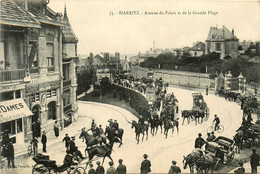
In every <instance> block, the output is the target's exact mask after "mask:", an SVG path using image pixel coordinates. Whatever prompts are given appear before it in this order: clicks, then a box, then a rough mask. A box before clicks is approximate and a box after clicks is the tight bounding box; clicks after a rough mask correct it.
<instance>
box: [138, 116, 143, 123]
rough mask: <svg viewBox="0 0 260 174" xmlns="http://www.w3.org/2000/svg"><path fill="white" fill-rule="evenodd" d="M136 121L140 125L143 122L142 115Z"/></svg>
mask: <svg viewBox="0 0 260 174" xmlns="http://www.w3.org/2000/svg"><path fill="white" fill-rule="evenodd" d="M138 123H139V124H141V125H143V124H144V118H143V116H142V115H140V118H139V120H138Z"/></svg>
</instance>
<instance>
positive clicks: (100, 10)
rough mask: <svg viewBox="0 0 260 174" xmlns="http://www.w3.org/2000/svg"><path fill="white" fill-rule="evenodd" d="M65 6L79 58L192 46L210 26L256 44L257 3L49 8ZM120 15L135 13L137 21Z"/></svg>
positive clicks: (69, 1)
mask: <svg viewBox="0 0 260 174" xmlns="http://www.w3.org/2000/svg"><path fill="white" fill-rule="evenodd" d="M65 3H66V7H67V14H68V18H69V21H70V23H71V26H72V28H73V31H74V33H75V34H76V36H77V37H78V39H79V42H78V53H79V54H89V53H90V52H93V53H100V52H109V53H111V54H114V53H115V52H120V53H124V54H137V53H138V52H139V51H140V52H145V51H147V50H149V49H150V48H152V47H153V41H154V42H155V47H156V48H164V49H165V48H181V47H184V46H192V44H193V43H194V42H197V41H203V42H205V40H206V38H207V35H208V32H209V29H210V26H218V28H220V27H222V25H225V26H226V27H227V28H228V29H229V30H230V31H231V30H232V28H233V29H234V32H235V35H236V36H237V38H238V39H239V40H240V41H243V40H252V41H256V40H258V41H259V40H260V3H259V2H256V1H251V2H241V1H229V2H223V1H222V2H213V1H211V2H209V1H199V2H196V3H195V2H192V1H157V0H151V1H144V0H139V1H135V0H132V1H130V0H121V1H117V0H106V1H104V0H95V1H93V0H51V1H50V3H49V5H48V6H49V7H50V8H52V9H53V10H54V11H56V12H62V13H63V12H64V5H65ZM120 11H124V12H125V11H138V12H139V15H122V14H119V13H120ZM166 11H171V12H172V14H171V15H169V14H166ZM210 11H211V12H210ZM110 12H111V13H113V14H114V15H110V14H111V13H110ZM145 12H158V15H146V14H145ZM160 12H162V13H163V14H160ZM174 12H175V13H176V14H173V13H174ZM178 12H180V14H178ZM183 12H186V14H183ZM189 12H190V14H189Z"/></svg>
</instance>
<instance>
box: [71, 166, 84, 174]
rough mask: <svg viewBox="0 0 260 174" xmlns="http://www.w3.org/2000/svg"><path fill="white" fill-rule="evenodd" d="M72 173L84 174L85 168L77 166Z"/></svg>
mask: <svg viewBox="0 0 260 174" xmlns="http://www.w3.org/2000/svg"><path fill="white" fill-rule="evenodd" d="M73 173H74V174H85V169H84V168H83V167H77V168H76V169H75V170H74V172H73Z"/></svg>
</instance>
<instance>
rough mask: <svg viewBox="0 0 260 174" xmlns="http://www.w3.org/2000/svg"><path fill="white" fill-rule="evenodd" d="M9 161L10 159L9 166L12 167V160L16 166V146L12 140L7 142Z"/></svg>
mask: <svg viewBox="0 0 260 174" xmlns="http://www.w3.org/2000/svg"><path fill="white" fill-rule="evenodd" d="M7 161H8V167H9V168H10V167H11V165H10V163H11V162H12V167H13V168H16V167H15V165H14V146H13V143H12V141H9V143H8V144H7Z"/></svg>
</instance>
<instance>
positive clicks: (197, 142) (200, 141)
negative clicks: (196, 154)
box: [195, 133, 205, 149]
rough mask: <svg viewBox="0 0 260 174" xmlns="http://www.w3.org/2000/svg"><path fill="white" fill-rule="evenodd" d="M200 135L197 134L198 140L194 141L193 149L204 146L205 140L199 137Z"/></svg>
mask: <svg viewBox="0 0 260 174" xmlns="http://www.w3.org/2000/svg"><path fill="white" fill-rule="evenodd" d="M201 136H202V135H201V133H199V135H198V138H196V140H195V148H200V149H201V147H202V146H203V145H204V144H205V140H204V139H203V138H202V137H201Z"/></svg>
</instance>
